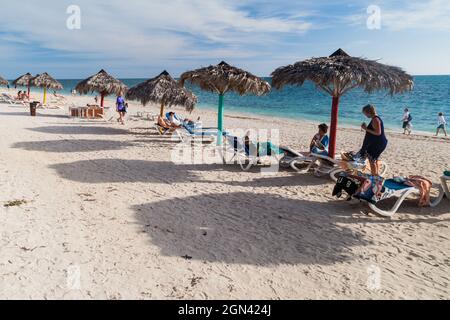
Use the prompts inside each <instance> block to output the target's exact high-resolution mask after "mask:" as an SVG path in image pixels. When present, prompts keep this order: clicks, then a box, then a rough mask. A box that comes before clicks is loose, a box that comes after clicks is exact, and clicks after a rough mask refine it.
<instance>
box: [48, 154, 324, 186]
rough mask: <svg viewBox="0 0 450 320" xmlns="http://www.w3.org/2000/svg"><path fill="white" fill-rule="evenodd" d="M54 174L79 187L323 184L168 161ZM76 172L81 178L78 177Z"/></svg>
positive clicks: (63, 169) (108, 163) (74, 166)
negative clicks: (238, 175) (235, 175)
mask: <svg viewBox="0 0 450 320" xmlns="http://www.w3.org/2000/svg"><path fill="white" fill-rule="evenodd" d="M50 168H51V169H53V170H56V172H57V173H58V175H59V176H60V177H62V178H64V179H67V180H72V181H76V182H82V183H120V182H131V183H133V182H143V183H166V184H171V183H190V182H198V183H202V184H205V185H208V184H211V185H212V184H228V185H230V186H237V187H239V186H240V187H288V186H306V185H308V186H311V185H322V184H324V183H326V181H324V180H323V179H318V178H315V177H313V176H310V175H298V174H289V175H284V176H267V177H264V176H261V175H260V170H261V169H260V168H257V167H255V168H252V170H251V171H250V172H246V173H243V172H242V171H241V169H240V167H239V165H231V164H229V165H223V164H198V165H196V164H180V165H176V164H174V163H172V162H170V161H146V160H128V159H94V160H81V161H76V162H72V163H61V164H55V165H52V166H51V167H50ZM205 171H206V172H208V173H212V174H213V173H214V172H217V173H222V172H224V173H227V172H231V173H242V174H245V175H246V178H248V179H249V180H248V181H242V180H241V181H236V180H231V179H230V180H225V179H224V178H223V177H221V178H218V179H217V180H215V179H213V178H205V177H203V178H202V174H201V172H205ZM80 172H84V173H85V174H83V175H80Z"/></svg>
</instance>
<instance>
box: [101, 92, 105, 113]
mask: <svg viewBox="0 0 450 320" xmlns="http://www.w3.org/2000/svg"><path fill="white" fill-rule="evenodd" d="M100 107H102V109H103V108H104V107H105V93H104V92H102V93H101V98H100Z"/></svg>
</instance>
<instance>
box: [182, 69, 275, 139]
mask: <svg viewBox="0 0 450 320" xmlns="http://www.w3.org/2000/svg"><path fill="white" fill-rule="evenodd" d="M186 81H189V82H191V83H193V84H196V85H198V86H199V87H200V88H201V89H202V90H205V91H210V92H213V93H217V94H218V95H219V112H218V131H219V135H218V140H217V143H218V144H219V145H221V144H222V133H223V101H224V95H225V93H227V92H229V91H234V92H236V93H238V94H239V95H241V96H243V95H245V94H255V95H257V96H261V95H263V94H266V93H268V92H269V91H270V89H271V88H270V84H269V83H268V82H267V81H264V80H262V79H261V78H258V77H257V76H255V75H253V74H251V73H250V72H247V71H244V70H241V69H238V68H236V67H233V66H230V65H229V64H227V63H226V62H223V61H222V62H221V63H219V64H218V65H217V66H209V67H207V68H201V69H197V70H194V71H189V72H185V73H183V74H182V75H181V79H180V82H181V84H182V85H184V84H185V82H186Z"/></svg>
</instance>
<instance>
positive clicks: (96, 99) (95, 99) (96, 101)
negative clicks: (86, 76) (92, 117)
mask: <svg viewBox="0 0 450 320" xmlns="http://www.w3.org/2000/svg"><path fill="white" fill-rule="evenodd" d="M94 101H95V104H98V96H95V97H94Z"/></svg>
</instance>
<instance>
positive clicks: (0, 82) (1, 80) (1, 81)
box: [0, 77, 9, 86]
mask: <svg viewBox="0 0 450 320" xmlns="http://www.w3.org/2000/svg"><path fill="white" fill-rule="evenodd" d="M8 84H9V81H8V80H6V79H4V78H2V77H0V86H7V85H8Z"/></svg>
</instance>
